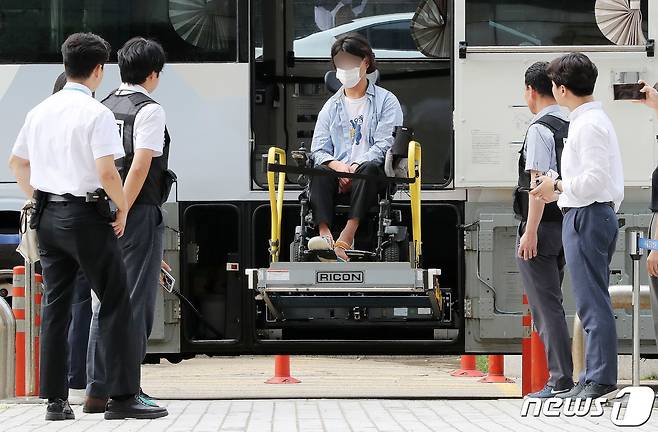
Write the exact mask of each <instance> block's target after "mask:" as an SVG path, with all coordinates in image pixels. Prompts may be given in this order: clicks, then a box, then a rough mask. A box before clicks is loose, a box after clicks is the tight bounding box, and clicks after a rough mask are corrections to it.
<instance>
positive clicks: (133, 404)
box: [105, 395, 169, 420]
mask: <svg viewBox="0 0 658 432" xmlns="http://www.w3.org/2000/svg"><path fill="white" fill-rule="evenodd" d="M167 415H169V412H168V411H167V409H166V408H163V407H160V406H158V405H156V404H155V403H153V402H152V401H148V402H147V401H145V400H144V399H142V398H141V397H140V396H139V395H134V396H131V397H129V398H128V399H126V400H121V401H119V400H116V399H110V401H109V402H108V403H107V408H106V409H105V420H123V419H156V418H160V417H165V416H167Z"/></svg>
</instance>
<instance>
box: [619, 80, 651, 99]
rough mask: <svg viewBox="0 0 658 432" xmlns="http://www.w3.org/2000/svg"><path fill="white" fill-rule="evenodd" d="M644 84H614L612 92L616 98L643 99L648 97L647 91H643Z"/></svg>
mask: <svg viewBox="0 0 658 432" xmlns="http://www.w3.org/2000/svg"><path fill="white" fill-rule="evenodd" d="M643 88H644V85H642V84H640V83H636V84H613V85H612V92H613V96H614V99H615V100H642V99H646V98H647V95H646V93H643V92H641V91H640V90H642V89H643Z"/></svg>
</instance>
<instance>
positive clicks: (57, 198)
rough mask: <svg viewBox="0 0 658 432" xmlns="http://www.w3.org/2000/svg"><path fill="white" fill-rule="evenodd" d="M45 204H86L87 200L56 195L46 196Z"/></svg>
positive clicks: (66, 195)
mask: <svg viewBox="0 0 658 432" xmlns="http://www.w3.org/2000/svg"><path fill="white" fill-rule="evenodd" d="M46 202H55V203H86V202H87V198H85V197H79V196H75V195H71V194H64V195H57V194H52V193H49V194H46Z"/></svg>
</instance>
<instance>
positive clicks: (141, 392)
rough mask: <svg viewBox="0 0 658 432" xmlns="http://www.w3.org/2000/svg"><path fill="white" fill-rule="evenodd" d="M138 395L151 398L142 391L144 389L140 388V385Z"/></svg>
mask: <svg viewBox="0 0 658 432" xmlns="http://www.w3.org/2000/svg"><path fill="white" fill-rule="evenodd" d="M139 395H140V396H141V397H142V398H146V399H153V398H152V397H151V396H149V395H148V394H146V393H144V390H142V388H141V387H140V388H139Z"/></svg>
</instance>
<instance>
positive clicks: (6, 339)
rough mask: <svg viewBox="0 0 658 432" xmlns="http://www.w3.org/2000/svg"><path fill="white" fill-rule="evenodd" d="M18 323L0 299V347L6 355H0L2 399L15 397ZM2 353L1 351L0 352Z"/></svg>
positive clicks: (0, 396) (5, 303) (0, 397)
mask: <svg viewBox="0 0 658 432" xmlns="http://www.w3.org/2000/svg"><path fill="white" fill-rule="evenodd" d="M15 341H16V323H15V321H14V314H13V312H12V310H11V308H10V307H9V305H8V304H7V302H6V301H5V299H3V298H0V347H3V348H4V353H2V354H0V399H6V398H13V397H14V396H15V393H16V391H15V387H16V385H15V381H14V380H15V378H16V372H15V370H14V367H15V365H16V350H15V349H14V344H15V343H16V342H15ZM0 352H1V351H0Z"/></svg>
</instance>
